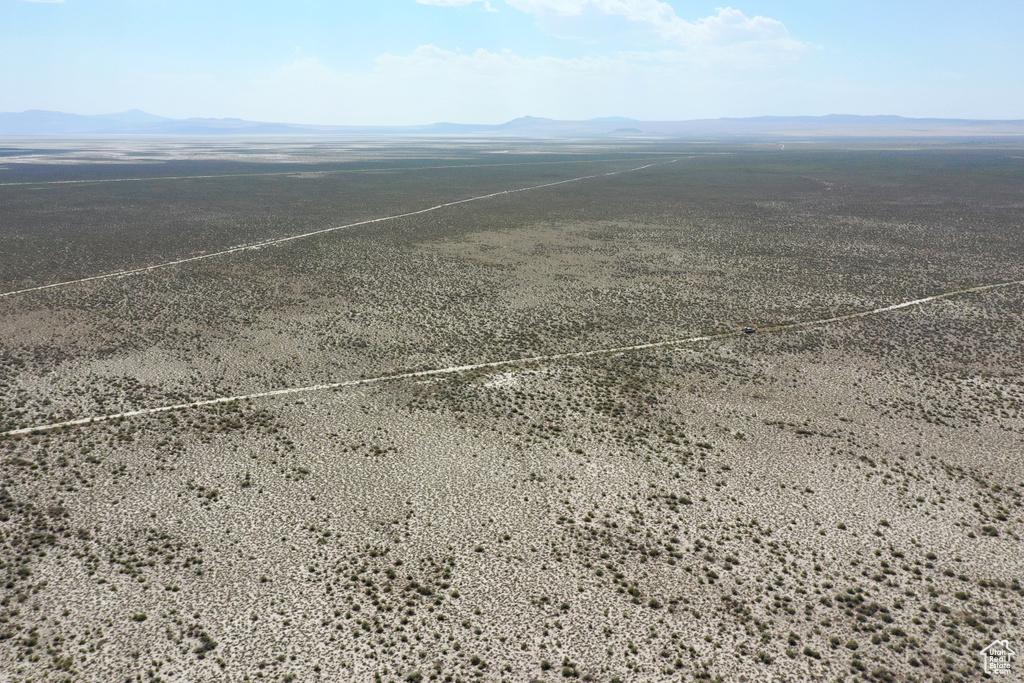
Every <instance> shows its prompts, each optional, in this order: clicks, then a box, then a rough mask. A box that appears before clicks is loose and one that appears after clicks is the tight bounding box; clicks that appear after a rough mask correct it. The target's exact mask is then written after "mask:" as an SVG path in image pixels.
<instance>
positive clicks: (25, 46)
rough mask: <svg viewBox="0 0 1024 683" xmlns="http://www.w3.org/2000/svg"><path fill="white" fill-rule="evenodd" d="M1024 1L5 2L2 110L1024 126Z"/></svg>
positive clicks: (388, 121) (338, 118) (370, 119)
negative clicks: (848, 119)
mask: <svg viewBox="0 0 1024 683" xmlns="http://www.w3.org/2000/svg"><path fill="white" fill-rule="evenodd" d="M1022 36H1024V2H1021V0H979V2H976V3H967V2H963V1H956V2H954V1H952V0H930V1H928V2H923V1H919V0H903V1H902V2H900V1H898V0H888V1H887V2H881V1H879V0H749V1H748V0H735V2H734V3H733V4H732V5H730V6H723V5H718V4H715V3H714V2H703V1H697V0H686V1H683V0H673V1H671V2H664V1H661V0H489V1H488V0H377V1H362V2H345V1H341V2H338V1H335V2H328V1H325V0H287V1H285V0H281V1H278V2H261V1H259V0H248V1H247V2H240V1H235V0H226V1H222V2H210V1H209V0H206V1H204V2H197V1H193V0H64V1H63V2H29V1H26V0H0V46H2V47H0V84H2V87H0V111H21V110H25V109H54V110H60V111H70V112H75V113H108V112H115V111H123V110H126V109H131V108H140V109H143V110H145V111H148V112H151V113H155V114H161V115H164V116H171V117H189V116H212V117H239V118H247V119H257V120H273V121H290V122H297V123H329V124H381V125H392V124H417V123H431V122H435V121H458V122H481V123H497V122H501V121H505V120H508V119H511V118H514V117H517V116H522V115H533V116H546V117H551V118H563V119H569V118H571V119H586V118H593V117H600V116H628V117H633V118H638V119H649V120H679V119H692V118H715V117H719V116H759V115H799V114H806V115H820V114H829V113H852V114H900V115H904V116H919V117H930V116H935V117H964V118H1017V119H1019V118H1024V75H1022V72H1024V68H1022V67H1024V39H1022Z"/></svg>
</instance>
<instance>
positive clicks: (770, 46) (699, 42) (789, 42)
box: [417, 0, 808, 64]
mask: <svg viewBox="0 0 1024 683" xmlns="http://www.w3.org/2000/svg"><path fill="white" fill-rule="evenodd" d="M480 1H482V0H417V2H420V3H422V4H429V5H444V6H466V5H470V4H473V3H475V2H480ZM505 2H506V4H508V5H509V6H510V7H513V8H515V9H517V10H519V11H521V12H525V13H527V14H531V15H534V16H535V17H537V20H538V25H539V26H540V27H541V28H542V29H545V30H547V31H548V32H550V33H553V34H556V35H559V36H562V37H586V38H588V39H589V40H591V41H593V40H594V39H595V36H594V35H593V33H606V32H607V29H608V24H607V23H606V22H605V23H600V22H595V21H593V20H592V19H593V18H594V17H611V18H616V19H619V20H624V21H625V22H627V23H628V24H631V25H632V26H633V27H634V28H642V29H644V30H645V31H646V32H647V33H648V34H649V37H650V38H653V39H654V40H656V41H659V42H661V43H664V44H675V45H676V46H678V47H681V48H684V49H686V50H690V51H693V52H694V53H696V52H701V53H702V54H701V55H699V56H697V57H696V59H697V60H698V61H710V60H714V59H719V58H723V57H728V55H726V53H724V52H723V51H722V50H721V49H720V48H722V47H723V46H727V45H738V44H748V48H747V49H745V50H744V52H747V53H749V54H750V55H751V56H752V57H754V59H755V63H757V64H763V63H764V60H763V59H758V58H757V55H756V54H754V53H756V50H755V49H753V46H755V45H763V46H764V48H765V51H767V52H772V53H775V54H782V53H785V54H788V55H790V56H793V55H795V54H797V53H799V52H801V51H803V50H805V49H806V48H807V47H808V45H807V44H805V43H802V42H800V41H798V40H795V39H793V38H792V37H791V36H790V35H789V30H788V29H787V28H786V26H785V24H783V23H782V22H781V21H778V20H776V19H771V18H769V17H764V16H760V15H758V16H754V17H748V16H747V15H745V14H744V13H743V12H742V11H740V10H737V9H733V8H732V7H720V8H718V10H717V11H716V13H715V14H712V15H710V16H707V17H704V18H702V19H697V20H695V21H688V20H686V19H683V18H682V17H680V16H679V15H678V14H676V11H675V9H673V7H672V6H671V5H670V4H668V3H667V2H661V1H660V0H505ZM489 4H490V3H488V5H489ZM595 25H599V26H600V30H598V31H593V30H592V29H594V27H595ZM588 28H589V29H591V31H590V32H591V35H586V34H587V33H588ZM733 56H735V55H733ZM727 61H732V60H727Z"/></svg>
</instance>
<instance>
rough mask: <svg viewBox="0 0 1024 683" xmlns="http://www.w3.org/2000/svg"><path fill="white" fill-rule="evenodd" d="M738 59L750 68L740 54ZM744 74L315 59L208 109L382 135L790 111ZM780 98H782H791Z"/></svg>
mask: <svg viewBox="0 0 1024 683" xmlns="http://www.w3.org/2000/svg"><path fill="white" fill-rule="evenodd" d="M740 47H741V48H742V46H740ZM722 49H733V50H735V49H736V46H732V47H728V46H726V47H725V48H722ZM732 56H733V58H735V59H738V60H739V61H742V62H744V63H749V55H748V54H745V53H742V49H741V50H740V54H739V56H736V55H732ZM720 61H721V60H720ZM745 73H746V69H740V70H736V69H729V68H724V69H723V68H716V69H714V70H709V69H706V68H703V67H701V66H699V65H696V66H695V64H694V61H693V55H692V54H690V53H689V52H688V51H687V50H663V51H660V52H655V53H651V52H637V53H619V54H615V55H596V56H586V57H577V58H556V57H548V56H542V57H523V56H520V55H517V54H515V53H513V52H511V51H507V50H506V51H501V52H490V51H487V50H477V51H476V52H473V53H470V54H463V53H457V52H451V51H448V50H443V49H441V48H439V47H437V46H435V45H422V46H420V47H418V48H416V49H415V50H413V51H412V52H411V53H409V54H405V55H393V54H384V55H381V56H380V57H378V58H377V60H376V62H375V64H374V67H373V69H372V70H370V71H368V72H361V73H353V72H344V71H336V70H334V69H332V68H330V67H329V66H328V65H326V64H324V63H323V62H322V61H320V60H318V59H316V58H312V57H310V58H303V59H297V60H296V61H294V62H292V63H291V64H289V65H287V66H284V67H282V68H280V69H278V70H276V71H275V72H273V73H272V74H269V75H268V76H267V77H266V78H263V79H261V80H259V81H256V82H253V83H246V84H244V85H238V86H237V88H234V89H232V88H228V87H219V88H211V90H215V91H216V93H211V95H212V99H211V101H209V102H208V104H210V105H215V104H216V103H220V102H223V106H218V107H217V108H218V109H221V110H222V111H224V112H225V113H223V114H216V115H232V116H244V117H247V118H258V119H262V120H272V121H293V122H307V123H352V124H377V125H394V124H412V123H429V122H436V121H458V122H477V123H487V122H490V123H498V122H502V121H506V120H509V119H511V118H515V117H517V116H522V115H527V114H529V115H534V116H545V117H550V118H558V119H587V118H592V117H595V116H606V115H621V116H631V117H634V118H640V119H648V120H650V119H661V120H666V119H687V118H700V117H707V116H720V115H722V112H727V113H728V114H729V115H755V114H762V113H765V111H772V110H773V109H775V108H776V104H785V100H784V99H780V100H779V101H778V102H775V101H774V96H772V97H768V93H769V92H770V90H771V88H772V87H774V86H777V85H778V81H777V80H773V79H771V78H767V77H765V74H764V72H758V73H757V74H756V76H750V77H748V76H745V75H744V74H745ZM779 92H780V93H782V95H781V97H783V98H784V97H785V96H786V94H788V93H789V90H788V89H786V88H782V89H780V90H779ZM766 98H767V99H766ZM229 100H230V101H229ZM769 100H771V101H769ZM755 105H756V106H757V107H758V109H756V110H753V109H749V107H753V106H755Z"/></svg>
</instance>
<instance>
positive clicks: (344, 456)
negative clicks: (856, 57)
mask: <svg viewBox="0 0 1024 683" xmlns="http://www.w3.org/2000/svg"><path fill="white" fill-rule="evenodd" d="M489 144H490V143H487V144H485V143H483V142H481V143H479V144H476V145H468V144H467V145H459V144H455V143H452V144H451V145H449V146H444V145H437V146H428V145H420V146H413V145H411V144H410V145H409V146H408V148H406V149H403V148H400V147H393V146H384V145H381V146H379V147H374V146H373V145H366V146H364V147H360V148H355V147H351V146H350V147H337V148H332V147H319V146H310V147H308V148H307V147H302V148H298V149H296V148H292V147H287V146H284V145H282V147H281V149H279V150H278V152H279V154H278V157H279V158H275V159H276V160H275V161H273V162H270V161H267V160H266V159H264V158H263V157H264V156H266V153H267V148H266V147H262V148H260V150H259V151H260V155H261V156H259V158H256V157H257V155H255V154H252V155H250V152H251V150H247V149H245V146H244V145H242V144H239V145H238V149H237V150H233V149H228V148H227V147H224V148H218V149H214V150H212V151H210V150H205V151H204V150H198V151H197V150H192V151H191V152H189V153H187V154H185V153H182V152H181V151H180V150H177V151H175V150H170V151H168V150H165V149H162V148H160V146H159V145H156V146H155V147H154V148H153V149H149V148H146V150H145V152H146V155H148V156H146V158H145V162H146V163H145V164H142V163H135V162H133V163H129V162H130V161H131V160H130V159H128V158H126V156H125V155H122V156H119V157H117V163H115V164H95V163H85V161H89V159H86V160H85V161H82V159H81V158H80V157H81V155H82V152H81V151H78V152H76V151H75V150H54V149H41V150H29V152H31V153H32V154H33V155H34V156H33V157H32V158H31V159H27V160H26V159H25V158H23V156H24V154H27V153H28V152H26V151H25V150H18V149H14V148H5V149H4V151H3V154H4V155H5V156H4V157H0V162H2V163H0V183H24V184H6V185H0V207H2V211H0V283H2V287H0V289H2V290H3V291H11V290H15V289H20V288H25V287H30V286H33V285H38V284H44V283H46V282H53V281H60V280H65V279H75V278H80V277H87V276H89V275H94V274H98V273H104V272H111V271H116V270H121V269H124V268H130V267H135V266H138V265H145V264H147V263H157V262H161V261H167V260H173V259H176V258H181V257H184V256H187V255H189V254H195V253H201V252H203V251H207V252H211V251H217V250H220V249H223V248H226V247H230V246H235V245H238V244H245V243H250V242H254V241H260V240H262V239H266V238H268V237H274V236H283V235H289V234H298V233H302V232H307V231H312V230H317V229H320V228H323V227H328V226H331V225H341V224H346V223H349V222H354V221H358V220H362V219H365V218H373V217H376V216H380V215H390V214H395V213H400V212H402V211H410V210H416V209H420V208H424V207H427V206H432V205H436V204H438V203H441V202H445V201H451V200H453V199H459V198H462V197H466V196H474V195H479V194H484V193H487V192H494V191H500V190H503V189H511V188H516V187H524V186H527V185H535V184H540V183H543V182H552V181H555V180H559V179H563V178H571V177H577V176H581V175H590V174H593V173H607V172H610V171H615V170H620V169H624V168H631V167H635V166H637V161H636V160H637V159H654V160H656V161H667V160H669V159H674V158H678V159H679V161H678V162H677V163H674V164H669V165H661V166H655V167H652V168H650V169H645V170H642V171H637V172H634V173H629V174H621V175H616V176H608V177H598V178H594V179H590V180H586V181H582V182H579V183H573V184H566V185H561V186H555V187H552V188H547V189H543V190H536V191H532V192H529V193H521V194H516V195H510V196H507V197H505V196H502V197H497V198H494V199H493V200H487V201H486V202H478V203H473V204H467V205H461V206H458V207H451V208H449V209H445V210H442V211H437V212H433V213H430V214H424V215H422V216H415V217H410V218H407V219H399V220H395V221H392V222H388V223H381V224H372V225H368V226H363V227H359V228H355V229H352V230H347V231H343V232H337V233H331V234H328V235H324V236H320V237H312V238H309V239H307V240H299V241H295V242H292V243H289V244H287V245H282V246H280V247H269V248H265V249H261V250H257V251H247V252H241V253H237V254H232V255H229V256H226V257H223V258H217V259H209V260H206V261H201V262H195V263H190V264H187V265H184V266H181V267H173V268H167V269H162V270H158V271H153V272H152V273H147V274H144V275H137V276H133V277H126V278H113V279H106V280H99V281H94V282H89V283H82V284H78V285H72V286H68V287H63V288H57V289H52V290H46V291H42V292H34V293H31V294H26V295H19V296H16V297H8V298H4V299H0V321H2V323H0V326H2V329H3V334H2V335H0V431H8V430H12V429H18V428H21V427H28V426H33V425H43V424H50V423H54V422H60V421H62V420H66V419H73V418H78V417H85V416H90V415H103V414H109V413H115V412H120V411H123V410H130V409H134V408H143V407H150V406H160V405H168V404H175V403H179V402H184V401H189V400H198V399H203V398H212V397H217V396H227V395H236V394H244V393H252V392H257V391H262V390H267V389H275V388H282V387H293V386H296V387H297V386H304V385H310V384H316V383H321V382H330V381H339V380H344V379H355V378H360V377H376V376H380V375H385V374H390V373H395V372H400V371H404V370H418V369H428V368H441V367H449V366H454V365H463V364H472V363H480V362H486V361H491V360H502V359H510V358H520V357H530V356H535V355H539V354H552V353H561V352H568V351H577V350H587V349H599V348H607V347H615V346H623V345H629V344H637V343H642V342H647V341H658V340H662V339H671V338H683V337H690V336H696V335H701V334H709V333H715V332H722V331H730V330H736V329H740V328H742V327H744V326H748V325H750V326H754V327H759V328H761V327H765V326H771V325H775V324H782V323H787V322H793V321H800V320H813V319H820V318H826V317H829V316H833V315H841V314H844V313H850V312H855V311H859V310H866V309H871V308H875V307H879V306H884V305H887V304H891V303H896V302H899V301H905V300H909V299H914V298H918V297H923V296H928V295H931V294H937V293H940V292H945V291H953V290H957V289H962V288H965V287H970V286H974V285H978V284H986V283H991V282H1003V281H1011V280H1019V279H1024V266H1022V264H1024V233H1022V232H1021V219H1022V209H1024V189H1022V188H1024V183H1022V180H1024V165H1022V163H1021V162H1020V161H1019V160H1018V159H1019V157H1017V158H1015V157H1014V154H1019V151H1018V152H1012V153H1011V152H1008V151H1007V150H1006V149H1000V148H998V146H995V147H994V148H991V149H989V148H985V149H978V148H971V147H955V146H953V147H949V148H946V147H943V148H938V147H936V148H928V147H926V146H923V147H921V148H919V149H916V150H911V151H907V150H884V149H883V150H872V149H868V148H867V147H865V148H864V149H852V150H851V149H847V150H838V149H832V148H829V147H828V146H826V145H808V146H807V149H804V150H802V151H790V148H791V147H793V146H792V145H787V149H786V151H785V152H782V151H780V150H777V149H774V148H770V147H767V146H755V145H751V146H745V147H744V146H736V147H731V148H710V147H709V146H707V145H698V146H688V145H682V144H679V145H672V144H667V143H665V144H650V145H644V144H639V143H629V144H626V143H623V144H611V143H609V144H605V145H600V146H599V145H596V144H595V145H593V146H587V145H578V146H574V147H572V148H568V147H566V148H545V147H544V146H536V147H530V148H527V146H525V145H524V146H523V147H516V148H514V149H511V152H512V153H508V154H500V155H497V154H491V153H490V152H492V151H494V148H492V147H490V146H489ZM502 144H503V145H506V146H507V144H508V143H502ZM271 149H273V148H272V147H271ZM502 149H505V148H504V147H503V148H502ZM172 152H174V153H172ZM139 154H142V152H139ZM19 155H22V156H19ZM76 155H77V156H76ZM4 159H6V161H5V160H4ZM74 160H77V161H78V162H76V163H65V162H68V161H74ZM29 162H31V163H29ZM50 162H61V163H50ZM424 167H432V168H424ZM285 171H287V173H283V172H285ZM239 174H245V175H239ZM265 174H275V175H265ZM188 175H193V176H195V175H204V176H206V175H221V176H224V177H221V178H202V179H199V178H193V179H165V180H140V181H132V182H100V183H93V182H83V183H74V184H46V182H45V181H52V180H69V179H72V180H74V179H78V180H84V179H114V178H133V177H134V178H154V177H159V176H188ZM229 176H230V177H229ZM1022 291H1024V288H1021V287H1007V288H1004V289H999V290H993V291H990V292H985V293H980V294H971V295H965V296H962V297H956V298H951V299H947V300H943V301H938V302H934V303H931V304H929V305H927V306H921V307H914V308H908V309H903V310H900V311H894V312H892V313H887V314H880V315H876V316H872V317H866V318H861V319H857V320H852V321H847V322H843V323H838V324H834V325H828V326H824V327H820V328H815V329H809V330H803V331H783V332H777V333H773V332H768V333H765V332H761V333H758V334H754V335H746V336H737V337H731V338H728V339H722V340H716V341H711V342H703V343H694V344H683V345H679V346H676V347H662V348H658V349H649V350H643V351H637V352H631V353H619V354H609V355H597V356H590V357H586V358H575V359H564V360H560V361H556V362H547V363H529V362H527V363H522V364H519V365H515V366H506V367H502V368H495V369H491V370H486V371H474V372H467V373H462V374H456V375H446V376H438V377H433V378H424V379H420V380H409V381H395V382H387V383H381V384H375V385H371V386H361V387H352V388H343V389H339V390H337V391H325V392H315V393H309V394H303V395H296V396H292V397H288V398H280V399H266V400H255V401H243V402H239V403H232V404H226V405H222V406H219V407H211V408H205V409H195V410H181V411H174V412H170V413H166V414H160V415H152V416H145V417H138V418H133V419H125V420H115V421H110V422H104V423H100V424H96V425H89V426H84V427H79V428H68V429H60V430H52V431H46V432H40V433H37V434H30V435H26V436H19V437H7V438H4V439H2V440H0V678H4V677H6V678H8V679H10V680H12V681H29V680H32V681H64V680H75V681H77V680H82V681H136V680H137V681H156V680H161V681H191V680H224V681H258V680H267V681H277V680H280V681H318V680H319V681H338V680H368V681H371V680H381V681H429V680H437V681H476V680H486V681H498V680H508V681H533V680H543V681H555V680H588V681H616V680H618V681H658V680H665V681H674V680H722V681H751V682H753V681H765V680H778V681H783V680H789V681H794V680H829V681H834V680H845V681H855V680H857V681H883V682H884V681H960V680H964V681H966V680H977V679H979V678H980V677H981V669H980V654H979V652H980V650H981V649H982V648H983V647H985V646H986V645H988V643H989V642H991V641H993V640H995V639H1002V638H1009V639H1010V640H1011V642H1017V643H1020V644H1022V645H1024V641H1022V640H1021V638H1020V634H1021V633H1022V628H1021V622H1020V619H1021V615H1022V614H1024V611H1022V607H1024V585H1022V584H1021V580H1022V578H1024V577H1022V570H1024V548H1022V545H1021V539H1020V535H1021V533H1022V532H1024V524H1022V522H1024V520H1022V517H1024V511H1022V507H1024V500H1022V495H1024V464H1022V461H1021V457H1020V456H1021V453H1022V452H1024V419H1022V415H1021V410H1022V402H1024V376H1022V370H1021V368H1022V364H1021V355H1020V350H1021V349H1022V348H1024V307H1022V306H1021V297H1022Z"/></svg>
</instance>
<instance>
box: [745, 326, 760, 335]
mask: <svg viewBox="0 0 1024 683" xmlns="http://www.w3.org/2000/svg"><path fill="white" fill-rule="evenodd" d="M743 331H744V332H746V333H747V334H754V333H755V332H757V330H756V329H754V328H753V327H744V328H743Z"/></svg>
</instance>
